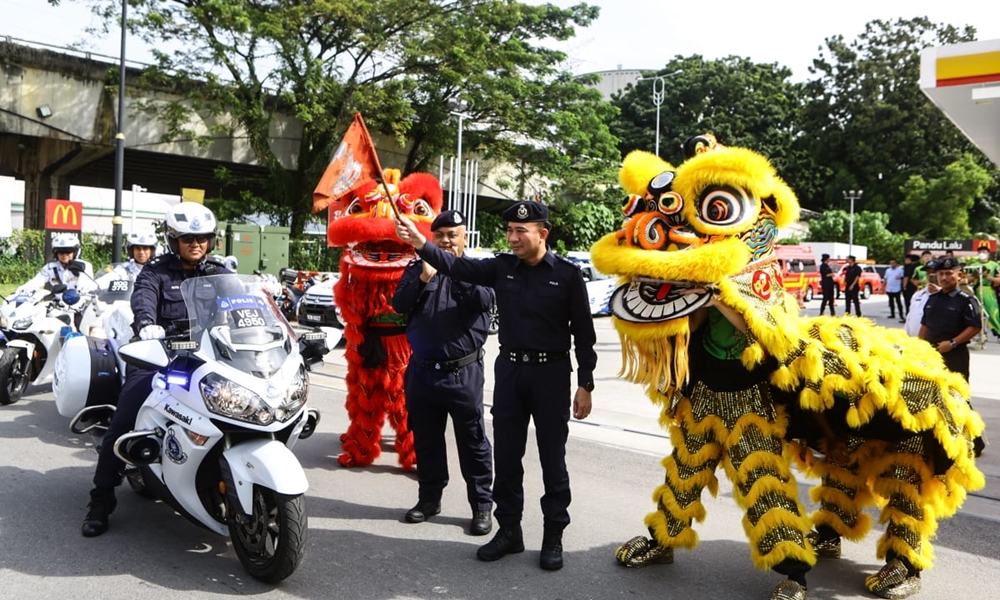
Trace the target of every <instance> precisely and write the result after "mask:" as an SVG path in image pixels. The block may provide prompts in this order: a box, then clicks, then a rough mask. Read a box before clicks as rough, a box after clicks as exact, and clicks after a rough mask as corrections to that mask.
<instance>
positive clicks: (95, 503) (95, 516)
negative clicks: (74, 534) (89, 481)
mask: <svg viewBox="0 0 1000 600" xmlns="http://www.w3.org/2000/svg"><path fill="white" fill-rule="evenodd" d="M116 506H118V501H117V500H116V499H115V489H114V488H102V487H95V488H94V489H92V490H90V504H88V505H87V509H88V510H87V516H86V517H84V519H83V528H82V529H81V532H82V533H83V537H97V536H99V535H101V534H102V533H104V532H105V531H107V530H108V517H109V516H110V515H111V513H113V512H114V511H115V507H116Z"/></svg>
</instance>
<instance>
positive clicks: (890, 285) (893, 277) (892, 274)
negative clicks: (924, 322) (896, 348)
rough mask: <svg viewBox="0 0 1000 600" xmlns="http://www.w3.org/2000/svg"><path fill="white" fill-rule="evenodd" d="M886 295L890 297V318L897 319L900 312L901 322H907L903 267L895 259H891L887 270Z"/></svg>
mask: <svg viewBox="0 0 1000 600" xmlns="http://www.w3.org/2000/svg"><path fill="white" fill-rule="evenodd" d="M885 293H886V295H887V296H889V318H890V319H895V318H896V310H897V309H898V310H899V322H900V323H905V322H906V312H905V311H904V310H903V298H902V296H903V267H901V266H899V261H897V260H896V259H895V258H891V259H889V268H888V269H886V270H885Z"/></svg>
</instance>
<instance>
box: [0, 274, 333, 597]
mask: <svg viewBox="0 0 1000 600" xmlns="http://www.w3.org/2000/svg"><path fill="white" fill-rule="evenodd" d="M85 267H86V265H85V263H83V262H82V261H77V260H74V261H72V262H71V263H69V269H70V270H72V272H73V273H74V274H76V275H77V276H78V277H80V278H81V280H83V279H90V281H91V282H93V279H92V278H90V276H89V275H88V274H87V272H86V271H87V269H86V268H85ZM103 280H104V278H101V280H100V281H101V283H100V285H97V286H96V289H94V290H93V291H87V292H83V293H80V292H78V291H77V290H76V289H66V286H65V285H61V284H57V285H46V286H45V287H46V288H48V289H37V290H33V291H30V292H24V293H18V294H15V295H13V296H12V297H9V298H3V300H4V302H3V304H2V305H0V404H4V405H6V404H11V403H13V402H16V401H17V400H18V399H19V398H20V397H21V396H22V395H23V394H25V392H26V390H27V389H28V386H29V385H31V386H42V385H45V384H48V383H51V384H52V391H53V395H54V396H55V404H56V408H57V410H58V411H59V414H60V415H62V416H64V417H68V418H70V419H71V421H70V429H71V431H72V432H73V433H75V434H78V435H90V436H93V438H94V446H95V448H99V447H100V444H101V441H102V440H101V436H102V435H103V433H104V431H106V430H107V427H108V425H109V424H110V421H111V417H112V416H113V415H114V411H115V401H116V400H117V397H118V391H119V389H120V388H121V385H122V383H123V382H124V379H125V369H126V365H129V366H131V367H133V368H139V369H152V370H156V371H157V374H156V375H155V377H154V379H153V385H152V388H151V389H150V391H149V396H148V397H147V399H146V400H145V402H144V404H143V405H142V407H141V408H140V410H139V413H138V417H137V419H136V423H135V427H134V429H133V430H132V431H131V432H130V433H127V434H125V435H122V436H121V437H120V438H118V440H116V441H114V453H115V455H117V456H118V457H119V458H120V459H122V460H123V461H124V462H125V464H126V471H125V473H124V474H125V476H126V479H127V481H128V482H129V485H130V486H131V488H132V489H133V490H134V491H136V492H137V493H139V494H141V495H144V496H150V497H155V498H158V499H161V500H163V501H164V502H165V503H167V504H169V505H170V506H171V507H172V508H173V509H175V510H176V511H177V512H178V513H180V514H181V515H183V516H184V517H186V518H187V519H189V520H191V521H192V522H194V523H195V524H197V525H200V526H202V527H204V528H205V529H208V530H209V531H212V532H215V533H217V534H219V535H225V536H228V537H229V538H230V539H231V541H232V544H233V549H234V551H235V553H236V556H237V557H238V558H239V560H240V562H241V563H242V565H243V566H244V568H245V569H246V570H247V571H248V572H249V573H250V574H251V575H252V576H253V577H255V578H257V579H260V580H262V581H265V582H269V583H275V582H278V581H281V580H282V579H284V578H286V577H288V576H289V575H291V574H292V573H293V572H294V571H295V569H296V567H297V566H298V564H299V561H300V560H301V558H302V554H303V552H304V550H305V541H306V526H307V517H306V512H305V506H304V494H305V492H306V490H307V488H308V483H307V481H306V476H305V472H304V470H303V468H302V466H301V465H300V464H299V462H298V459H297V458H296V457H295V455H294V454H293V453H292V451H291V449H292V448H293V447H294V446H295V444H296V442H297V441H299V440H303V439H306V438H308V437H309V436H310V435H311V434H312V433H313V432H314V431H315V428H316V425H317V423H318V422H319V413H318V412H317V411H316V410H314V409H312V408H309V407H308V406H307V396H308V387H309V376H308V372H309V370H310V369H311V368H312V367H314V366H316V365H318V364H320V363H322V361H323V356H324V355H325V354H326V353H327V352H328V351H329V350H330V349H331V348H333V347H334V346H335V345H336V344H337V343H338V342H339V341H340V337H341V332H340V331H339V330H337V329H332V328H322V329H321V328H312V329H309V330H306V331H305V332H304V333H299V334H297V333H296V331H295V330H294V329H293V328H292V326H291V325H289V323H288V320H287V319H286V318H285V317H284V315H283V314H282V311H281V309H280V307H279V305H278V304H277V303H276V302H275V298H274V296H273V294H272V293H271V290H270V289H269V288H271V287H273V286H270V285H267V284H266V283H267V282H265V281H264V280H262V279H261V278H260V277H254V276H241V275H235V274H224V275H207V276H202V277H196V278H191V279H188V280H185V281H184V282H183V284H182V285H181V294H182V296H183V300H184V303H185V306H186V307H187V309H188V319H186V320H185V321H183V322H177V323H175V324H174V326H173V327H172V328H170V329H168V330H167V336H166V337H165V338H164V339H150V340H140V339H139V338H138V337H134V335H133V330H132V311H131V308H130V303H129V300H130V297H131V293H132V286H133V281H132V280H131V279H128V278H121V279H114V278H112V279H111V280H110V281H103ZM81 287H82V286H81ZM88 287H92V286H88Z"/></svg>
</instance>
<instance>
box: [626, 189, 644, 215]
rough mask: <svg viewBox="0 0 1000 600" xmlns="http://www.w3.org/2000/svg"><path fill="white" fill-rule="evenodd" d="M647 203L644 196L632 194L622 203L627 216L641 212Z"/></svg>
mask: <svg viewBox="0 0 1000 600" xmlns="http://www.w3.org/2000/svg"><path fill="white" fill-rule="evenodd" d="M645 205H646V200H645V199H644V198H643V197H642V196H637V195H635V194H631V195H629V197H628V198H626V199H625V203H624V204H622V213H624V214H625V216H626V217H631V216H632V215H634V214H636V213H638V212H641V211H642V209H643V207H644V206H645Z"/></svg>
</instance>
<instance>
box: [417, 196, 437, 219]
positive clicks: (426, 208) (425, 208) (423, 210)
mask: <svg viewBox="0 0 1000 600" xmlns="http://www.w3.org/2000/svg"><path fill="white" fill-rule="evenodd" d="M413 214H414V215H416V216H418V217H429V216H431V215H432V214H433V211H432V210H431V206H430V204H427V202H425V201H424V200H419V199H418V200H416V201H414V202H413Z"/></svg>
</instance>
